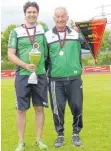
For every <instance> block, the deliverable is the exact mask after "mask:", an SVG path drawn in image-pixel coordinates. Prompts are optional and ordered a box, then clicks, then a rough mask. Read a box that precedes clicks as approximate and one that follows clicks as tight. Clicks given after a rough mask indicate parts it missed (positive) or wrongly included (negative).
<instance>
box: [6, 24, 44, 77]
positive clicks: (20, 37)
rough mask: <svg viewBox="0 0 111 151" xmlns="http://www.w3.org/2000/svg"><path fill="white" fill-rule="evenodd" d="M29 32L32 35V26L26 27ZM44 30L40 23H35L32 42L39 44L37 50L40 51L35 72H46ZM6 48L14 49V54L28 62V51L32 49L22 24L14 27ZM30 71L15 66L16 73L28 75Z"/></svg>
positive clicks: (39, 73)
mask: <svg viewBox="0 0 111 151" xmlns="http://www.w3.org/2000/svg"><path fill="white" fill-rule="evenodd" d="M28 31H29V34H30V36H31V37H32V36H33V34H34V28H28ZM44 34H45V30H44V28H43V27H42V26H41V24H37V26H36V33H35V39H34V43H37V44H38V45H39V51H40V52H41V59H40V63H39V65H38V66H37V72H36V74H38V75H41V74H46V71H45V59H46V58H47V46H46V39H45V35H44ZM8 48H14V49H16V56H17V57H18V58H19V59H20V60H22V61H23V62H25V63H28V64H29V63H30V61H29V52H30V51H31V50H32V49H33V46H32V44H31V42H30V40H29V37H28V34H27V32H26V29H25V28H24V26H23V25H22V26H20V27H17V28H14V29H13V30H12V31H11V33H10V37H9V42H8ZM30 74H31V72H30V71H28V70H26V69H23V68H21V67H19V66H17V69H16V75H30Z"/></svg>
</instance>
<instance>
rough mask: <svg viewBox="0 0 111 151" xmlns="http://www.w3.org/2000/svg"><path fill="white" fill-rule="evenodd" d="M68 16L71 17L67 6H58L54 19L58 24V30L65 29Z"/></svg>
mask: <svg viewBox="0 0 111 151" xmlns="http://www.w3.org/2000/svg"><path fill="white" fill-rule="evenodd" d="M68 18H69V17H68V15H67V11H66V10H65V8H57V9H56V10H55V13H54V21H55V24H56V28H57V29H58V30H62V29H65V27H66V24H67V21H68Z"/></svg>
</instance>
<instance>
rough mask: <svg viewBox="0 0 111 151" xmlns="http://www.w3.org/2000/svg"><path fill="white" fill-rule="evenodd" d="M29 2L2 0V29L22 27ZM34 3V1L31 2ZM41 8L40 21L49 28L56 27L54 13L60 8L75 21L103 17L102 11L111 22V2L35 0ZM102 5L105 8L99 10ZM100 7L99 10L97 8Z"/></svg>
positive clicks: (107, 0) (23, 0) (110, 0)
mask: <svg viewBox="0 0 111 151" xmlns="http://www.w3.org/2000/svg"><path fill="white" fill-rule="evenodd" d="M26 1H27V0H18V1H17V0H2V5H1V29H2V30H4V29H6V28H7V26H8V25H10V24H16V25H20V24H22V23H24V18H25V17H24V14H23V5H24V3H25V2H26ZM31 1H33V0H31ZM35 1H36V2H37V3H38V4H39V6H40V14H39V20H41V21H43V22H45V23H46V24H47V25H48V26H49V28H50V27H52V26H53V25H54V22H53V12H54V9H55V8H56V7H58V6H64V7H66V8H67V10H68V13H69V18H70V19H73V20H74V21H83V20H89V19H91V18H93V17H94V16H99V15H101V13H102V11H103V13H105V14H110V15H107V16H106V17H107V19H108V22H111V0H101V1H100V0H77V1H75V0H35ZM102 5H104V6H105V7H104V8H103V9H102V8H99V7H101V6H102ZM97 7H98V8H97Z"/></svg>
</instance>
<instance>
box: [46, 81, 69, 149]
mask: <svg viewBox="0 0 111 151" xmlns="http://www.w3.org/2000/svg"><path fill="white" fill-rule="evenodd" d="M49 91H50V100H51V108H52V112H53V120H54V125H55V129H56V132H57V134H58V138H57V139H56V141H55V143H54V147H61V146H63V143H64V113H65V106H66V94H65V89H64V86H63V82H61V81H51V82H50V88H49Z"/></svg>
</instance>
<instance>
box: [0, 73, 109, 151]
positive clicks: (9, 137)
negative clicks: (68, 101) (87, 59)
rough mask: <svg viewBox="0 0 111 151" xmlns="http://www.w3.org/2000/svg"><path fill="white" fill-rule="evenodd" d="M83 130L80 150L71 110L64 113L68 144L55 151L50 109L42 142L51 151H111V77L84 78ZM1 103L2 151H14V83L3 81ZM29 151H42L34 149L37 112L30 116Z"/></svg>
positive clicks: (54, 133) (28, 117) (27, 131)
mask: <svg viewBox="0 0 111 151" xmlns="http://www.w3.org/2000/svg"><path fill="white" fill-rule="evenodd" d="M83 86H84V111H83V119H84V120H83V121H84V128H83V129H82V131H81V133H80V136H81V139H82V142H83V145H82V146H81V147H78V148H77V147H74V146H72V143H71V135H72V115H71V112H70V110H69V107H68V106H67V108H66V113H65V144H64V146H63V147H62V148H59V149H55V148H53V143H54V141H55V139H56V132H55V130H54V125H53V119H52V113H51V108H50V107H49V109H45V126H44V131H43V140H45V142H46V143H47V144H48V146H49V148H48V151H73V150H76V151H110V150H111V75H108V74H102V75H84V76H83ZM1 88H2V91H1V92H2V102H1V111H2V112H1V118H2V120H1V129H2V134H1V139H2V142H1V146H2V149H1V150H2V151H14V149H15V147H16V145H17V143H18V136H17V129H16V118H15V117H16V112H15V96H14V80H13V79H3V80H2V87H1ZM25 143H26V151H39V149H38V148H37V147H36V146H35V121H34V110H33V108H31V109H30V110H28V112H27V125H26V131H25Z"/></svg>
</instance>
